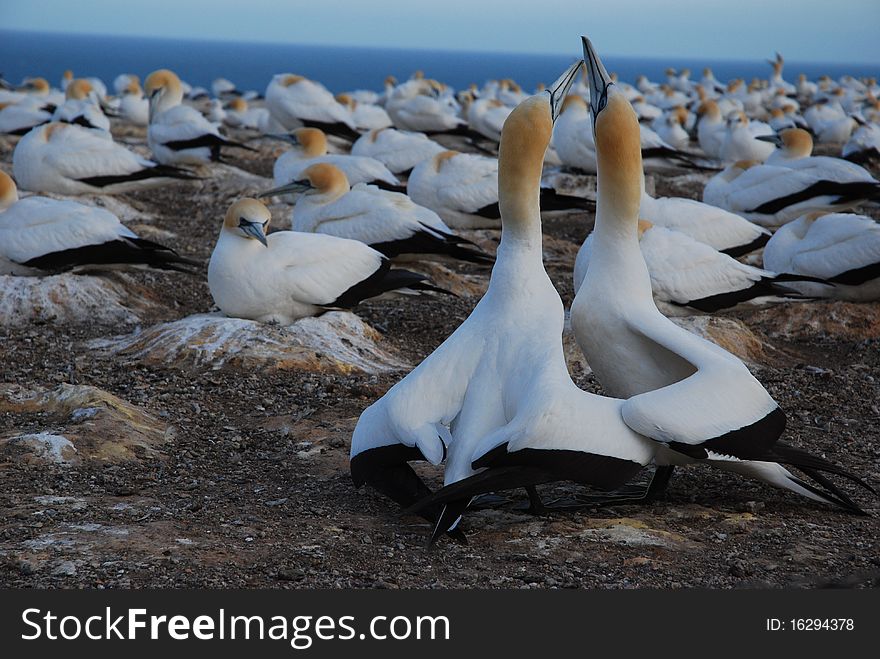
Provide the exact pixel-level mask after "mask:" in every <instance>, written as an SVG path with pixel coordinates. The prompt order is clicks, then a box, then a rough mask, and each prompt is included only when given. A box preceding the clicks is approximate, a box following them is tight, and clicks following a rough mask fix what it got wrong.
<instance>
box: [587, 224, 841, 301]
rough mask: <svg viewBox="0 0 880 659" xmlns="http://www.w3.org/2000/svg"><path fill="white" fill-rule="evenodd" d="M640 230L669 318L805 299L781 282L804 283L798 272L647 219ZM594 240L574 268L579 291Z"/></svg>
mask: <svg viewBox="0 0 880 659" xmlns="http://www.w3.org/2000/svg"><path fill="white" fill-rule="evenodd" d="M638 232H639V247H640V249H641V252H642V257H643V258H644V259H645V265H646V266H647V268H648V274H649V275H650V277H651V290H652V291H653V295H654V302H655V303H656V304H657V307H658V308H659V309H660V310H661V311H662V312H663V313H664V314H665V315H667V316H681V315H690V314H693V313H695V312H702V313H715V312H718V311H723V310H727V309H732V308H734V307H737V306H739V305H744V304H762V303H766V302H771V301H781V300H783V299H785V298H790V297H796V298H800V297H802V296H801V294H800V293H799V292H798V291H797V290H793V288H792V287H789V286H788V284H787V283H783V282H790V281H803V278H801V277H798V276H797V275H789V274H781V275H780V274H776V273H774V272H769V271H767V270H762V269H761V268H756V267H753V266H750V265H746V264H745V263H740V262H739V261H737V260H736V259H734V258H732V257H730V256H728V255H727V254H722V253H721V252H719V251H717V250H715V249H713V248H712V247H710V246H709V245H706V244H705V243H701V242H699V241H697V240H694V239H693V238H691V237H690V236H688V235H686V234H684V233H681V232H679V231H675V230H672V229H667V228H665V227H661V226H654V225H653V224H652V223H651V222H648V221H647V220H639V230H638ZM593 243H594V240H593V234H590V235H589V236H587V239H586V240H585V241H584V244H583V245H581V248H580V251H578V255H577V260H576V261H575V266H574V290H575V291H577V290H578V289H579V288H580V286H581V284H582V283H583V280H584V277H585V276H586V273H587V269H588V268H589V263H590V260H591V258H592V252H593ZM817 285H819V286H822V285H823V284H821V283H820V284H817ZM825 287H826V288H829V286H827V285H825Z"/></svg>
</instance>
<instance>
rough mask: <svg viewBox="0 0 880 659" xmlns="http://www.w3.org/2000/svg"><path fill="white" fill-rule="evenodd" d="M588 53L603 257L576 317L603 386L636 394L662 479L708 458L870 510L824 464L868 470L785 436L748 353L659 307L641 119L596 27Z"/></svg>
mask: <svg viewBox="0 0 880 659" xmlns="http://www.w3.org/2000/svg"><path fill="white" fill-rule="evenodd" d="M584 53H585V60H586V62H587V67H588V69H589V73H590V83H591V87H592V89H591V95H590V97H591V106H592V111H593V129H594V132H595V140H596V151H597V155H598V159H599V172H598V204H597V211H596V224H595V228H594V229H593V233H592V236H593V253H592V258H591V259H590V263H589V267H588V269H587V273H586V276H585V278H584V281H583V284H582V285H581V287H580V288H579V289H578V291H577V295H576V296H575V300H574V303H573V305H572V309H571V323H572V329H573V330H574V333H575V338H576V339H577V342H578V344H579V345H580V346H581V349H582V350H583V351H584V354H585V355H586V357H587V360H588V361H589V364H590V366H591V367H592V368H593V372H594V373H595V374H596V377H597V378H598V380H599V382H600V383H601V384H602V387H603V388H604V390H605V391H606V392H608V394H609V395H612V396H620V397H624V398H627V400H626V401H625V402H624V404H623V406H622V408H621V413H622V415H623V419H624V421H625V422H626V424H627V425H628V426H629V427H630V428H632V429H633V430H635V431H636V432H639V433H640V434H643V435H645V436H647V437H650V438H651V439H653V440H654V441H655V442H656V445H657V453H656V454H655V461H656V463H657V464H658V473H657V474H655V481H656V479H657V478H658V477H661V476H662V477H663V480H661V484H664V485H665V482H664V481H665V480H668V477H669V475H670V472H671V469H670V468H671V467H673V466H674V465H678V464H688V463H693V462H701V463H708V464H710V465H712V466H715V467H719V468H722V469H726V470H729V471H733V472H735V473H740V474H743V475H746V476H750V477H752V478H755V479H758V480H761V481H763V482H765V483H769V484H771V485H774V486H776V487H781V488H784V489H788V490H791V491H793V492H797V493H799V494H801V495H803V496H805V497H809V498H810V499H813V500H816V501H823V502H826V503H833V504H837V505H839V506H841V507H843V508H846V509H847V510H851V511H853V512H861V511H860V509H859V508H858V506H856V504H855V503H853V502H852V501H851V500H850V499H849V498H848V497H847V495H846V493H844V492H843V491H842V490H840V489H839V488H837V487H836V486H835V485H834V484H833V483H831V482H830V481H829V480H828V479H827V478H825V477H824V476H823V475H822V474H821V473H819V472H823V471H825V472H832V473H835V474H840V475H844V476H847V477H851V478H853V479H855V480H858V479H856V478H855V477H852V476H850V475H849V474H848V473H847V472H845V471H844V470H842V469H841V468H840V467H837V466H835V465H832V464H831V463H829V462H827V461H825V460H822V459H821V458H818V457H815V456H811V455H809V454H807V453H805V452H803V451H801V450H799V449H796V448H794V447H789V446H786V445H783V444H782V443H780V442H778V441H777V440H778V438H779V436H780V435H781V434H782V432H783V431H784V429H785V414H784V413H783V412H782V410H781V409H780V408H779V406H778V405H777V403H776V402H775V401H774V400H773V399H772V398H771V397H770V395H769V394H768V393H767V391H766V390H765V389H764V387H763V386H761V384H760V383H759V382H758V381H757V380H756V379H755V378H754V376H752V374H751V373H750V372H749V370H748V368H746V366H745V365H744V364H743V363H742V362H741V361H740V360H739V359H737V358H736V357H735V356H733V355H731V354H730V353H728V352H727V351H725V350H723V349H722V348H720V347H719V346H717V345H715V344H714V343H712V342H710V341H707V340H705V339H703V338H700V337H698V336H696V335H695V334H693V333H691V332H689V331H687V330H686V329H684V328H681V327H679V326H677V325H675V324H674V323H673V322H672V321H670V320H669V319H668V318H666V317H664V316H663V315H662V314H661V313H660V312H659V311H658V310H657V307H656V306H655V304H654V301H653V297H652V291H651V279H650V276H649V274H648V269H647V267H646V266H645V260H644V258H643V257H642V253H641V249H640V248H639V238H638V217H639V207H640V198H641V191H640V186H639V177H640V175H641V169H642V164H641V158H640V153H639V137H638V120H637V117H636V115H635V112H633V110H632V108H631V107H630V105H629V103H628V102H627V101H626V99H625V98H624V97H623V96H622V95H621V94H620V93H619V92H617V90H616V89H615V86H614V85H613V84H612V83H611V81H610V79H609V77H608V74H607V73H606V72H605V68H604V67H603V66H602V63H601V61H600V60H599V58H598V56H597V55H596V53H595V51H594V50H593V47H592V44H590V43H589V41H587V40H586V39H584ZM783 464H785V465H789V466H794V467H796V468H797V469H799V470H800V471H802V472H803V473H804V474H806V476H808V477H810V478H812V479H813V481H815V482H814V483H808V482H807V481H805V480H803V479H801V478H800V477H798V476H795V475H794V474H792V473H791V472H790V471H788V469H786V468H785V467H783V466H782V465H783ZM661 466H662V467H666V468H662V467H661ZM650 493H651V491H650V488H649V492H648V494H650Z"/></svg>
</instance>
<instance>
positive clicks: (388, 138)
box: [351, 128, 446, 174]
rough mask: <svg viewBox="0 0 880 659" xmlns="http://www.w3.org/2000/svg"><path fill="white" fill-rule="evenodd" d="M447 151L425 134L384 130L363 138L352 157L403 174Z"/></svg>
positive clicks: (353, 148)
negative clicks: (362, 157) (371, 161)
mask: <svg viewBox="0 0 880 659" xmlns="http://www.w3.org/2000/svg"><path fill="white" fill-rule="evenodd" d="M445 150H446V149H445V148H444V147H442V146H441V145H439V144H437V142H434V141H433V140H431V139H430V138H429V137H428V136H427V135H425V134H424V133H417V132H410V131H403V130H396V129H394V128H383V129H381V130H374V131H371V132H369V133H366V134H364V135H362V136H361V137H360V138H359V139H358V140H357V141H356V142H355V143H354V144H353V145H352V147H351V155H353V156H366V157H369V158H375V159H376V160H378V161H379V162H381V163H382V164H383V165H385V167H387V168H388V169H389V170H390V171H391V172H393V173H395V174H401V173H404V172H408V171H410V170H411V169H412V168H413V167H415V166H416V165H417V164H419V163H420V162H422V161H423V160H426V159H427V158H430V157H432V156H435V155H437V154H438V153H441V152H443V151H445Z"/></svg>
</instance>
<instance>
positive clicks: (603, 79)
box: [581, 37, 614, 125]
mask: <svg viewBox="0 0 880 659" xmlns="http://www.w3.org/2000/svg"><path fill="white" fill-rule="evenodd" d="M581 42H582V44H583V47H584V62H585V63H586V65H587V76H588V77H589V79H590V108H591V109H592V110H593V124H594V125H595V123H596V117H597V116H599V113H600V112H601V111H602V110H603V109H604V108H605V104H606V103H608V88H609V87H610V86H611V85H613V84H614V83H613V82H612V81H611V76H609V75H608V71H606V70H605V66H604V65H603V64H602V60H600V59H599V55H598V54H597V53H596V49H595V48H593V44H592V43H590V40H589V39H587V38H586V37H581Z"/></svg>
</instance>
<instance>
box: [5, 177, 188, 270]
mask: <svg viewBox="0 0 880 659" xmlns="http://www.w3.org/2000/svg"><path fill="white" fill-rule="evenodd" d="M197 265H199V264H198V262H196V261H192V260H190V259H186V258H183V257H182V256H178V254H177V253H176V252H175V251H174V250H172V249H170V248H168V247H165V246H164V245H160V244H158V243H154V242H153V241H151V240H144V239H143V238H139V237H138V236H137V234H135V233H134V232H133V231H131V230H130V229H129V228H127V227H125V226H123V225H122V224H120V222H119V220H118V219H117V217H116V216H115V215H113V213H111V212H110V211H107V210H105V209H103V208H98V207H95V206H85V205H83V204H79V203H77V202H75V201H59V200H57V199H49V198H48V197H37V196H32V197H27V198H25V199H22V200H20V201H19V200H18V193H17V191H16V188H15V183H14V182H13V180H12V179H11V178H10V177H9V175H7V174H6V173H5V172H3V171H0V275H44V274H52V273H57V272H64V271H68V270H73V271H75V272H84V271H91V270H101V269H106V268H120V267H138V266H140V267H151V268H157V269H161V270H179V271H181V272H190V270H189V269H188V268H187V267H185V266H197Z"/></svg>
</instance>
